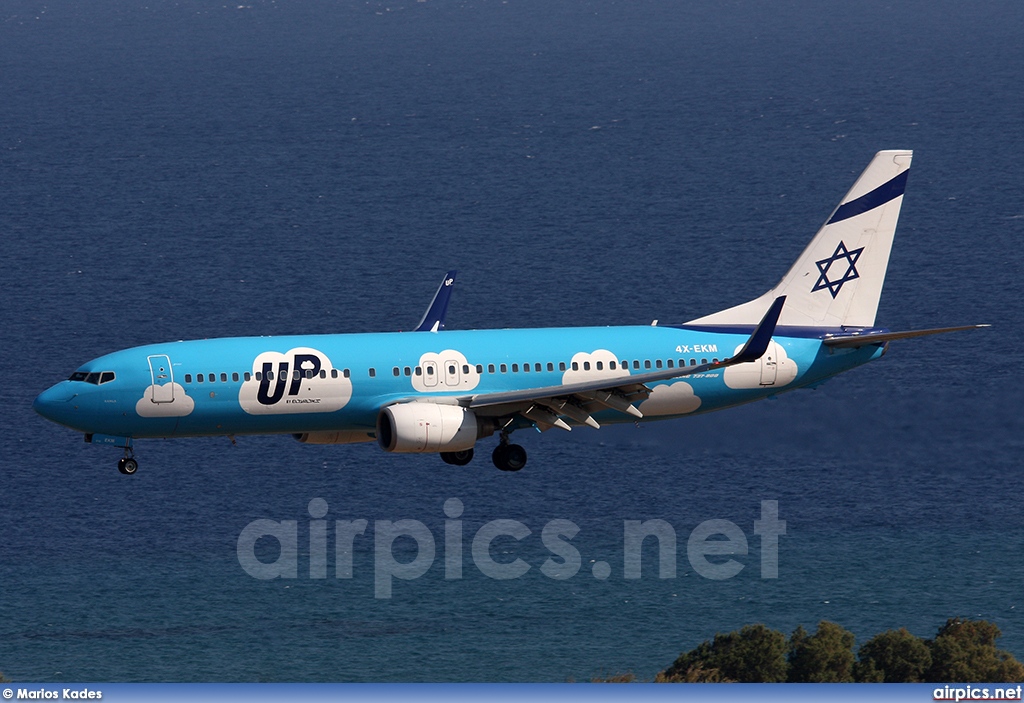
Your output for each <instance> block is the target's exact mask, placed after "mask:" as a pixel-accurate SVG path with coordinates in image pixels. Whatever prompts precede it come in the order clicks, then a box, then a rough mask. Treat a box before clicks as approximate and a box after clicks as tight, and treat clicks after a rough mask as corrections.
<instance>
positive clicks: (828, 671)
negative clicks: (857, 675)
mask: <svg viewBox="0 0 1024 703" xmlns="http://www.w3.org/2000/svg"><path fill="white" fill-rule="evenodd" d="M853 642H854V636H853V633H852V632H850V631H849V630H845V629H843V628H842V627H840V626H839V625H836V624H835V623H834V622H828V621H827V620H822V621H821V622H819V623H818V631H817V632H815V633H814V634H813V635H811V636H808V635H807V632H806V631H805V630H804V628H803V627H798V628H797V629H796V630H795V631H794V632H793V635H792V637H790V648H789V679H788V680H789V681H793V682H799V683H804V682H811V683H841V682H849V681H853V664H854V659H855V658H854V655H853Z"/></svg>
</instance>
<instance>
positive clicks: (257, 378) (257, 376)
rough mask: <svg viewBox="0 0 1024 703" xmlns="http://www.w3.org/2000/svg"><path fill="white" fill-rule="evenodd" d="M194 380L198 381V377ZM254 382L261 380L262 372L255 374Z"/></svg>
mask: <svg viewBox="0 0 1024 703" xmlns="http://www.w3.org/2000/svg"><path fill="white" fill-rule="evenodd" d="M196 380H199V377H196ZM256 380H257V381H262V380H263V372H262V371H257V372H256Z"/></svg>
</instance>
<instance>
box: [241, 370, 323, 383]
mask: <svg viewBox="0 0 1024 703" xmlns="http://www.w3.org/2000/svg"><path fill="white" fill-rule="evenodd" d="M335 373H337V372H335ZM242 378H243V379H245V380H246V381H251V380H252V374H251V373H249V372H248V371H246V372H245V373H244V374H242Z"/></svg>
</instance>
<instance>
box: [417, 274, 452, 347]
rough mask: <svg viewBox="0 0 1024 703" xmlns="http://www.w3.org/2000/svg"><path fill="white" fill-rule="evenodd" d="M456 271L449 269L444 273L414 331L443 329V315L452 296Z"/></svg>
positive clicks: (446, 311)
mask: <svg viewBox="0 0 1024 703" xmlns="http://www.w3.org/2000/svg"><path fill="white" fill-rule="evenodd" d="M456 273H458V272H457V271H449V272H448V273H446V274H445V275H444V280H442V281H441V285H440V286H438V288H437V292H436V293H434V299H433V300H431V301H430V307H428V308H427V311H426V312H425V313H423V319H422V320H420V324H418V325H417V326H416V329H415V330H414V331H415V332H437V331H439V330H443V329H444V317H445V315H446V314H447V313H448V301H450V300H451V297H452V287H453V286H454V284H455V274H456Z"/></svg>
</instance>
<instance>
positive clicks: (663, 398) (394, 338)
mask: <svg viewBox="0 0 1024 703" xmlns="http://www.w3.org/2000/svg"><path fill="white" fill-rule="evenodd" d="M834 331H835V330H828V329H821V328H819V329H814V330H813V331H812V330H804V329H799V328H785V327H779V328H777V329H776V332H775V336H774V337H773V341H772V345H771V347H770V348H769V351H768V353H766V354H765V356H764V357H762V358H761V359H760V360H758V361H756V362H750V363H746V364H739V365H737V366H733V367H729V368H724V369H717V370H714V371H711V372H707V373H700V374H695V375H691V376H687V377H685V379H681V380H673V379H669V380H665V381H658V382H656V383H653V384H647V385H648V387H649V388H650V390H651V391H652V393H651V395H650V398H649V399H647V400H645V401H644V402H643V403H641V404H640V405H639V409H640V411H641V412H642V413H643V415H644V417H643V419H644V420H651V419H662V418H667V417H679V416H682V415H688V414H696V413H704V412H709V411H712V410H719V409H721V408H726V407H730V406H734V405H739V404H742V403H748V402H751V401H753V400H758V399H760V398H764V397H768V396H771V395H774V394H777V393H779V392H782V391H786V390H792V389H795V388H800V387H805V386H810V385H816V384H818V383H821V382H822V381H823V380H825V379H827V378H828V377H830V376H833V375H835V374H837V373H840V372H842V371H845V370H847V369H850V368H853V367H854V366H858V365H860V364H863V363H866V362H868V361H870V360H872V359H875V358H877V357H879V356H881V354H882V353H883V352H884V345H881V344H878V345H868V346H865V347H862V348H858V349H831V348H829V347H826V346H824V345H823V344H822V338H823V337H824V336H825V335H826V334H827V333H829V332H834ZM749 333H750V329H740V328H736V329H721V330H712V329H709V328H692V327H691V328H688V327H685V326H684V327H667V326H666V327H656V326H644V327H589V328H551V329H516V330H477V331H444V332H439V333H430V332H405V333H381V334H339V335H317V336H288V337H239V338H228V339H210V340H200V341H184V342H170V343H165V344H153V345H148V346H142V347H135V348H132V349H126V350H123V351H118V352H114V353H112V354H107V355H106V356H101V357H99V358H97V359H94V360H93V361H90V362H88V363H86V364H84V365H83V366H82V367H80V368H79V369H78V370H77V371H76V372H75V374H73V376H72V380H67V381H62V382H60V383H58V384H57V385H55V386H53V387H52V388H50V389H48V390H46V391H44V392H43V393H42V394H40V395H39V397H38V398H37V399H36V401H35V406H34V407H35V408H36V410H37V411H38V412H39V413H40V414H42V415H44V416H45V417H47V418H49V419H51V420H53V421H55V422H58V423H60V424H62V425H66V426H68V427H71V428H73V429H75V430H78V431H81V432H84V433H97V434H102V435H111V436H117V437H126V438H142V437H184V436H200V435H235V434H275V433H304V432H329V431H352V432H365V433H366V434H365V440H366V441H369V440H372V438H373V431H374V427H375V422H376V419H377V416H378V413H379V412H380V410H381V408H382V407H385V406H387V405H389V404H392V403H395V402H399V401H410V400H426V399H434V400H436V401H437V402H441V403H455V402H459V401H458V399H465V398H468V397H471V396H475V395H480V394H489V393H498V392H502V391H513V390H524V389H530V388H541V387H551V386H558V385H561V384H567V383H571V382H575V381H579V380H590V379H594V378H601V377H602V376H607V377H608V378H609V379H620V380H621V379H622V378H623V377H625V376H626V375H627V373H628V374H631V375H636V374H642V373H647V372H651V371H657V370H662V369H672V368H684V367H685V366H687V365H691V366H692V365H694V364H701V363H706V362H709V361H712V360H715V359H724V358H726V357H729V356H730V355H732V354H734V353H735V352H736V350H737V348H738V347H739V346H741V345H742V344H743V343H744V341H745V340H746V338H747V335H748V334H749ZM683 386H685V387H683ZM494 412H495V413H499V412H501V409H500V408H499V409H497V410H495V411H494ZM595 418H596V419H597V420H598V421H599V422H600V423H601V424H604V423H614V422H633V421H635V420H636V418H635V417H633V416H631V415H628V414H626V413H623V412H618V411H616V410H613V409H603V410H602V411H601V412H599V413H597V414H595ZM570 422H571V421H570ZM353 441H355V440H353Z"/></svg>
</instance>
